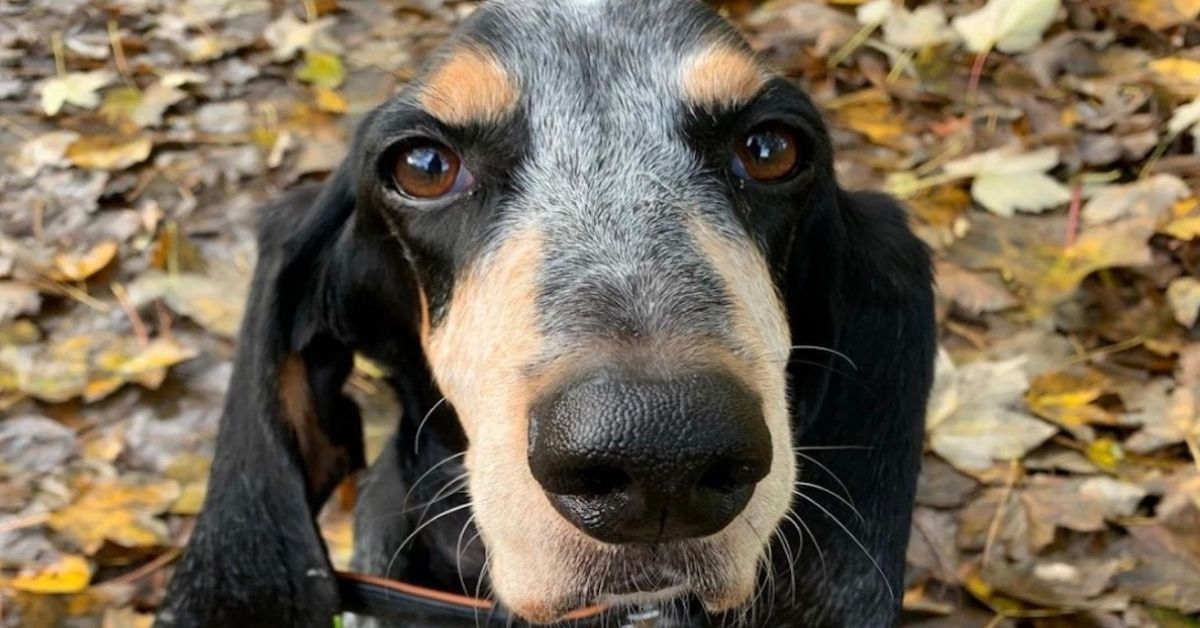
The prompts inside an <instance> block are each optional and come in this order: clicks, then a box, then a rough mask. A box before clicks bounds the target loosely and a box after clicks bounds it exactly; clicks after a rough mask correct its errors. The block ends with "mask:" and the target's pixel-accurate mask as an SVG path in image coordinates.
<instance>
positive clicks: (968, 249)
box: [949, 215, 1154, 316]
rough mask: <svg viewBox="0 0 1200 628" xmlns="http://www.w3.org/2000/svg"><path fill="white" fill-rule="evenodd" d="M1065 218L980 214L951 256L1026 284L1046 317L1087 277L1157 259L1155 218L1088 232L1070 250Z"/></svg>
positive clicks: (1032, 304)
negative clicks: (1154, 251)
mask: <svg viewBox="0 0 1200 628" xmlns="http://www.w3.org/2000/svg"><path fill="white" fill-rule="evenodd" d="M1064 230H1065V222H1064V221H1063V220H1062V219H1060V218H1058V217H1053V218H1041V219H1039V218H1037V217H1024V216H1017V217H1013V218H1008V219H1004V218H999V217H993V216H985V215H980V216H977V217H976V218H975V220H974V224H973V226H972V229H971V231H970V232H969V233H968V234H967V236H966V237H965V238H963V239H962V240H961V241H959V242H958V243H956V244H955V245H954V246H953V247H951V249H950V251H949V257H950V259H952V260H954V261H956V262H958V263H960V264H961V265H963V266H965V267H967V268H973V269H977V270H982V269H993V270H998V271H1000V272H1001V273H1002V274H1003V275H1004V276H1005V278H1006V279H1009V280H1010V281H1012V282H1015V284H1016V285H1017V286H1019V287H1020V288H1022V289H1021V290H1020V291H1019V292H1018V296H1021V297H1023V299H1024V301H1025V307H1026V309H1027V310H1028V311H1029V313H1030V314H1031V315H1034V316H1042V315H1044V314H1046V313H1047V312H1048V311H1050V310H1051V309H1052V308H1053V307H1054V306H1055V305H1057V304H1058V303H1061V302H1063V301H1066V300H1067V299H1069V298H1070V297H1071V296H1072V295H1073V294H1074V292H1075V289H1076V288H1077V287H1078V286H1079V283H1080V282H1081V281H1083V279H1084V278H1085V277H1087V276H1088V275H1090V274H1091V273H1093V272H1096V271H1098V270H1103V269H1105V268H1114V267H1138V266H1144V265H1147V264H1149V263H1150V262H1151V261H1152V259H1153V258H1152V257H1151V254H1150V247H1149V245H1148V241H1149V239H1150V237H1151V236H1152V235H1153V233H1154V223H1153V221H1151V220H1149V219H1144V218H1133V219H1128V220H1121V221H1116V222H1113V223H1109V224H1106V225H1101V226H1099V227H1095V228H1091V229H1087V230H1085V231H1084V232H1083V233H1082V234H1080V236H1079V237H1078V239H1077V240H1076V241H1075V244H1074V245H1073V246H1071V247H1067V248H1064V247H1063V245H1062V233H1063V232H1064Z"/></svg>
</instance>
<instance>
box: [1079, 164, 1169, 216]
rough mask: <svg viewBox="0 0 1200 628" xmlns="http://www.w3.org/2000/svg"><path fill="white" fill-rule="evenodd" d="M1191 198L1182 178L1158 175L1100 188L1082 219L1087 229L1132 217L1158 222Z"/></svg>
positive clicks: (1083, 213)
mask: <svg viewBox="0 0 1200 628" xmlns="http://www.w3.org/2000/svg"><path fill="white" fill-rule="evenodd" d="M1191 195H1192V191H1191V189H1190V188H1188V186H1187V184H1186V183H1184V182H1183V180H1182V179H1180V178H1179V177H1176V176H1174V175H1170V174H1156V175H1154V176H1151V177H1147V178H1145V179H1142V180H1139V181H1135V182H1133V183H1129V184H1125V185H1106V186H1103V187H1101V188H1100V189H1099V190H1097V191H1095V192H1094V193H1093V194H1092V198H1091V199H1089V200H1088V202H1087V204H1086V205H1084V206H1083V210H1082V216H1083V219H1084V222H1085V223H1086V224H1088V225H1097V224H1101V223H1105V222H1111V221H1113V220H1117V219H1120V218H1132V217H1143V218H1152V219H1154V220H1156V221H1157V220H1160V219H1161V218H1163V217H1164V216H1165V215H1166V213H1167V212H1168V211H1169V210H1170V209H1171V207H1172V206H1173V205H1174V204H1175V203H1176V201H1180V200H1182V199H1185V198H1187V197H1189V196H1191Z"/></svg>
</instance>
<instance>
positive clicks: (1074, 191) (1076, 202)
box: [1063, 180, 1083, 249]
mask: <svg viewBox="0 0 1200 628" xmlns="http://www.w3.org/2000/svg"><path fill="white" fill-rule="evenodd" d="M1082 205H1083V184H1082V183H1080V182H1079V180H1076V181H1075V184H1074V185H1072V186H1071V206H1070V208H1069V209H1068V210H1067V233H1066V235H1065V236H1064V237H1063V248H1065V249H1069V248H1071V247H1073V246H1075V238H1076V237H1078V236H1079V210H1080V208H1081V206H1082Z"/></svg>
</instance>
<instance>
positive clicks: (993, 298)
mask: <svg viewBox="0 0 1200 628" xmlns="http://www.w3.org/2000/svg"><path fill="white" fill-rule="evenodd" d="M936 268H937V282H936V284H935V285H936V286H937V290H938V292H941V293H942V294H944V295H946V297H948V298H949V299H951V300H952V301H954V302H955V303H957V304H958V305H959V306H961V307H963V308H965V309H966V310H967V311H969V312H972V313H974V314H982V313H984V312H998V311H1000V310H1007V309H1009V308H1013V307H1017V306H1019V305H1020V304H1021V301H1020V300H1019V299H1017V298H1016V297H1015V296H1013V294H1012V292H1010V291H1009V290H1008V288H1007V287H1005V285H1004V282H1003V281H1001V280H1000V278H999V277H997V276H996V275H995V274H994V273H976V272H971V271H969V270H964V269H962V268H960V267H958V266H957V265H955V264H952V263H950V262H945V261H939V262H937V265H936Z"/></svg>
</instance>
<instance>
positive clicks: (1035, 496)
mask: <svg viewBox="0 0 1200 628" xmlns="http://www.w3.org/2000/svg"><path fill="white" fill-rule="evenodd" d="M1146 494H1147V492H1146V490H1145V489H1143V488H1141V487H1140V486H1138V485H1136V484H1131V483H1128V482H1123V481H1121V480H1116V479H1113V478H1110V477H1107V476H1093V477H1072V478H1062V477H1056V476H1050V475H1035V476H1033V477H1031V478H1030V479H1029V480H1028V481H1027V482H1026V483H1025V485H1024V486H1023V487H1019V488H1017V489H1015V490H1014V491H1012V493H1011V494H1009V493H1008V491H1006V490H1005V489H1004V487H996V488H990V489H988V490H986V491H984V492H983V494H982V495H980V496H979V498H977V499H976V500H975V501H973V502H971V503H970V504H968V505H967V506H966V508H964V509H963V510H962V512H961V517H960V523H961V524H962V525H961V528H960V529H959V537H958V541H959V546H960V547H964V548H971V549H982V548H983V547H984V546H985V545H986V543H987V539H988V536H989V533H990V532H991V530H992V527H993V525H996V533H995V543H996V544H997V546H999V547H1003V548H1004V552H1005V554H1006V555H1007V556H1009V557H1011V558H1013V559H1015V560H1018V561H1023V560H1027V559H1029V558H1030V557H1032V556H1034V555H1036V554H1037V553H1039V552H1040V551H1041V550H1042V549H1044V548H1045V547H1046V546H1048V545H1049V544H1050V543H1051V542H1053V541H1054V533H1055V529H1057V528H1066V529H1069V530H1075V531H1077V532H1097V531H1100V530H1103V529H1104V528H1105V526H1106V522H1108V521H1111V520H1113V519H1117V518H1121V517H1128V516H1129V515H1132V514H1133V513H1134V512H1135V511H1136V510H1137V506H1138V504H1139V503H1140V502H1141V500H1142V499H1143V498H1144V497H1145V496H1146ZM997 512H1000V513H1002V514H1001V515H999V517H1000V518H999V521H998V523H994V522H996V517H997V514H996V513H997Z"/></svg>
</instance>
